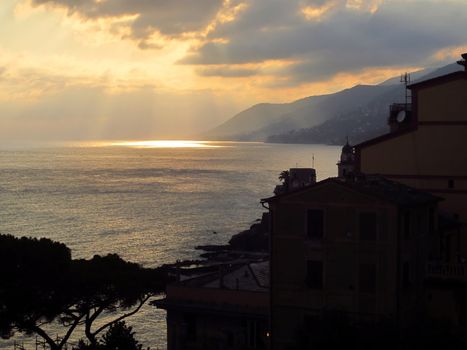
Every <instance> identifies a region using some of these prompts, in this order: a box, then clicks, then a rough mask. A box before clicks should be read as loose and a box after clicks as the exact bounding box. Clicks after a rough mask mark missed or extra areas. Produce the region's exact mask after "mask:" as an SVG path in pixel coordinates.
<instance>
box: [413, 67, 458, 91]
mask: <svg viewBox="0 0 467 350" xmlns="http://www.w3.org/2000/svg"><path fill="white" fill-rule="evenodd" d="M458 79H467V72H466V71H457V72H453V73H450V74H446V75H441V76H439V77H435V78H432V79H427V80H422V81H420V82H417V83H413V84H410V85H408V86H407V88H408V89H419V88H424V87H429V86H433V85H438V84H443V83H447V82H449V81H453V80H458Z"/></svg>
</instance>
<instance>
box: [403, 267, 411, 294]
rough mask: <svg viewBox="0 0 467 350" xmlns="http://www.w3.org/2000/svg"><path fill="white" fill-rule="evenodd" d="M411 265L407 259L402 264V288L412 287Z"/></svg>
mask: <svg viewBox="0 0 467 350" xmlns="http://www.w3.org/2000/svg"><path fill="white" fill-rule="evenodd" d="M410 284H411V283H410V266H409V263H408V262H407V261H406V262H404V264H403V265H402V288H404V289H408V288H409V287H410Z"/></svg>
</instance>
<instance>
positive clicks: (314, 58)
mask: <svg viewBox="0 0 467 350" xmlns="http://www.w3.org/2000/svg"><path fill="white" fill-rule="evenodd" d="M248 5H249V6H248V7H247V8H246V9H245V11H243V12H242V13H241V14H240V15H239V17H238V18H237V19H236V20H235V21H232V22H229V23H225V24H221V25H219V26H217V27H216V28H215V30H213V31H212V32H210V33H209V36H208V39H209V41H208V42H206V43H204V44H203V45H201V46H197V47H194V48H193V49H192V50H191V52H189V53H188V54H187V55H186V56H185V57H184V58H183V59H182V60H180V61H179V63H181V64H189V65H201V66H202V65H205V66H206V65H222V64H225V65H231V64H235V65H242V64H251V63H255V64H264V63H266V62H268V61H270V60H289V61H294V62H295V63H294V64H292V65H289V66H286V67H284V69H282V71H280V72H278V76H279V77H282V78H284V77H286V78H288V79H289V80H290V81H291V82H296V83H302V82H315V81H320V80H325V79H330V78H331V77H333V76H334V75H336V74H338V73H340V72H358V71H361V70H362V69H366V68H368V67H397V66H423V65H432V64H435V63H436V60H437V59H436V57H435V55H436V53H437V52H439V51H440V50H442V49H443V48H447V47H457V46H462V45H466V44H467V38H466V37H465V35H464V32H465V23H467V11H466V5H465V3H463V2H461V1H454V0H447V1H437V0H424V1H420V0H409V1H402V0H393V1H385V2H383V1H381V0H367V1H364V0H347V1H345V0H329V1H324V0H319V1H311V0H309V1H300V0H287V1H283V0H249V1H248ZM307 9H308V10H307ZM313 9H314V10H315V12H313ZM307 11H308V14H307ZM438 57H439V55H438ZM199 71H200V72H203V70H199Z"/></svg>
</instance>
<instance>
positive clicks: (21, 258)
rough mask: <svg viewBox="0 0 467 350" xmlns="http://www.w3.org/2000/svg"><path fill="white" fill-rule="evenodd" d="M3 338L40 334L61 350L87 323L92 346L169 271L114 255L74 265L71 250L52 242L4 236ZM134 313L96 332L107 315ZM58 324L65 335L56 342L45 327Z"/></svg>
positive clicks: (0, 265)
mask: <svg viewBox="0 0 467 350" xmlns="http://www.w3.org/2000/svg"><path fill="white" fill-rule="evenodd" d="M0 273H1V274H2V276H3V277H2V279H1V281H0V334H1V335H2V337H4V338H7V337H10V336H12V335H13V334H14V332H15V331H20V332H23V333H26V334H31V333H36V334H38V335H39V336H41V337H43V338H44V339H45V341H46V342H47V343H48V345H49V346H50V347H51V348H52V349H60V348H62V347H63V346H64V344H65V342H66V341H67V339H68V338H69V336H70V335H71V334H72V332H73V331H74V329H75V328H76V327H77V326H78V325H81V324H83V325H84V326H85V334H86V337H87V338H88V340H89V341H90V343H91V344H97V340H96V339H97V336H98V335H99V334H100V333H101V332H102V331H104V330H106V329H107V328H109V327H110V326H112V325H113V324H115V323H117V322H118V321H120V320H122V319H124V318H126V317H127V316H129V315H132V314H134V313H135V312H137V311H138V310H139V308H140V307H141V306H142V305H143V304H144V303H145V302H146V301H147V300H148V298H149V297H150V296H152V295H154V294H156V293H159V292H161V291H163V290H164V287H165V283H166V282H167V273H166V269H165V268H157V269H148V268H142V267H141V266H139V265H138V264H134V263H130V262H127V261H124V260H123V259H121V258H120V257H119V256H118V255H116V254H111V255H107V256H104V257H101V256H98V255H96V256H94V257H93V258H92V259H90V260H83V259H81V260H72V259H71V253H70V250H69V249H68V248H67V247H66V246H65V245H64V244H61V243H56V242H53V241H51V240H48V239H40V240H38V239H31V238H24V237H23V238H15V237H13V236H5V235H0ZM135 305H136V308H135V309H133V310H131V311H129V312H128V313H126V314H124V315H122V316H120V317H118V318H117V319H115V320H113V321H111V322H109V323H107V324H105V325H103V326H101V327H99V328H97V329H92V325H93V323H94V321H95V320H96V319H97V318H98V317H99V316H100V315H101V314H103V313H105V312H110V311H115V310H116V309H120V310H127V309H129V308H130V307H133V306H135ZM54 320H56V321H59V322H61V324H62V325H63V326H64V327H65V328H66V334H65V335H64V337H63V338H62V340H61V341H60V342H59V343H57V342H56V341H54V340H53V339H52V338H50V337H49V336H48V335H47V333H46V332H44V330H43V329H42V328H41V325H42V324H46V323H50V322H52V321H54Z"/></svg>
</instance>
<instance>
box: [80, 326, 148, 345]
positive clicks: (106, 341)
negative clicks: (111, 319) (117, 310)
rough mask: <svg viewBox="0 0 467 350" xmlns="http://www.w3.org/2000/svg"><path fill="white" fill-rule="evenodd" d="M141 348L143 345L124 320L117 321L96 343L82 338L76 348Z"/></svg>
mask: <svg viewBox="0 0 467 350" xmlns="http://www.w3.org/2000/svg"><path fill="white" fill-rule="evenodd" d="M117 349H118V350H141V349H142V345H141V344H140V343H139V342H138V341H137V340H136V339H135V332H133V329H132V327H130V326H127V325H126V324H125V322H124V321H120V322H116V323H114V324H113V325H112V326H110V328H109V329H108V330H107V332H106V333H105V334H104V335H103V336H102V339H101V340H100V341H99V342H98V343H96V344H91V343H87V342H85V341H84V340H80V341H79V343H78V346H77V347H75V348H74V350H117Z"/></svg>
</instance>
